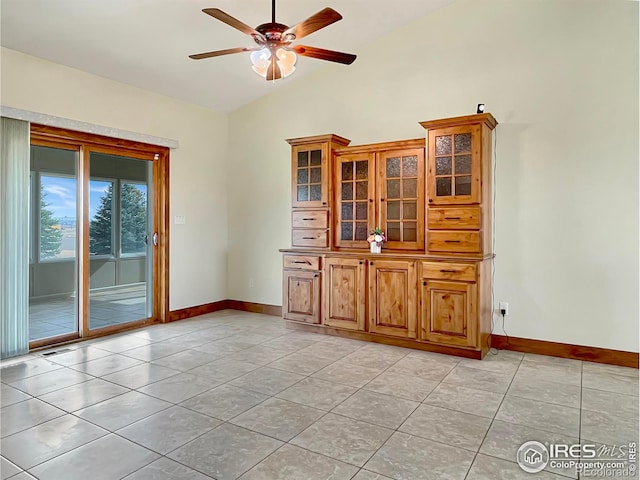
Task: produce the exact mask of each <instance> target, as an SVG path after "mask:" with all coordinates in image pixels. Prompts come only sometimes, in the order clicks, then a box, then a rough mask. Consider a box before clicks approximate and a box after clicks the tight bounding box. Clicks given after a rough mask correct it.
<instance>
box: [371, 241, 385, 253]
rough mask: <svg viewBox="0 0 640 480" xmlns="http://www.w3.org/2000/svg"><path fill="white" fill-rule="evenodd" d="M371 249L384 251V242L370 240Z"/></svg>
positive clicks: (372, 251)
mask: <svg viewBox="0 0 640 480" xmlns="http://www.w3.org/2000/svg"><path fill="white" fill-rule="evenodd" d="M369 250H370V251H371V253H380V252H381V251H382V243H378V242H370V243H369Z"/></svg>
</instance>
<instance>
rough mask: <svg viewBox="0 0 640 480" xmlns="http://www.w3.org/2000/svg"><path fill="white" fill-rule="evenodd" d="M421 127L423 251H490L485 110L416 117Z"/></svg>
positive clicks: (489, 119) (489, 124)
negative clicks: (424, 154) (424, 171)
mask: <svg viewBox="0 0 640 480" xmlns="http://www.w3.org/2000/svg"><path fill="white" fill-rule="evenodd" d="M421 125H422V126H423V127H424V128H425V129H426V130H427V158H428V161H427V164H428V171H427V199H428V201H427V205H428V207H427V218H428V221H427V227H428V231H427V251H428V252H433V253H439V252H444V253H451V254H470V253H474V254H486V253H492V239H491V235H492V228H491V227H492V224H491V222H492V219H491V174H492V172H491V168H490V166H491V148H492V147H491V131H492V130H493V129H494V128H495V126H496V125H497V122H496V120H495V118H493V116H492V115H491V114H489V113H485V114H480V115H469V116H467V117H458V118H450V119H443V120H434V121H431V122H422V123H421Z"/></svg>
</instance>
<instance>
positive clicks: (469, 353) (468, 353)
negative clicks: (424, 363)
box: [287, 322, 481, 360]
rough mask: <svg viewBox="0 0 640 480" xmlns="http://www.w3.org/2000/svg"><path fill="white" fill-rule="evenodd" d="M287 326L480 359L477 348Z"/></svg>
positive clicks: (317, 327)
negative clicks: (471, 348)
mask: <svg viewBox="0 0 640 480" xmlns="http://www.w3.org/2000/svg"><path fill="white" fill-rule="evenodd" d="M287 328H288V329H291V330H300V331H303V332H312V333H320V334H324V335H332V336H334V337H343V338H350V339H352V340H362V341H365V342H375V343H383V344H385V345H392V346H394V347H404V348H413V349H414V350H425V351H427V352H434V353H443V354H445V355H457V356H458V357H466V358H473V359H475V360H480V358H481V352H480V351H479V350H467V349H464V348H455V347H447V346H444V345H436V344H432V343H422V342H417V341H414V340H405V339H403V338H393V337H388V336H384V335H376V334H375V333H368V332H355V331H350V330H343V329H340V328H332V327H327V326H325V325H311V324H306V323H299V322H287Z"/></svg>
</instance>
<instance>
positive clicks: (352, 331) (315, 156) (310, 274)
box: [282, 113, 497, 358]
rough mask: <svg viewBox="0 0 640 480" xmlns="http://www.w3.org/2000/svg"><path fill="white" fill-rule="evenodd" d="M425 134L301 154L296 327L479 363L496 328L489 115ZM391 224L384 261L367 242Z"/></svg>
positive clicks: (288, 290) (292, 283)
mask: <svg viewBox="0 0 640 480" xmlns="http://www.w3.org/2000/svg"><path fill="white" fill-rule="evenodd" d="M421 125H422V126H423V127H424V128H425V130H426V136H425V138H420V139H416V140H403V141H398V142H386V143H376V144H370V145H357V146H349V143H350V142H349V140H347V139H345V138H343V137H339V136H337V135H322V136H314V137H305V138H294V139H290V140H288V142H289V144H290V145H291V147H292V157H291V160H292V165H291V172H292V182H291V186H292V192H291V193H292V213H291V224H292V231H291V245H292V247H291V248H290V249H285V250H282V252H283V253H284V262H283V266H284V270H283V317H284V318H285V319H286V320H288V321H289V322H288V326H290V327H294V328H301V329H307V330H309V329H310V330H314V331H318V332H322V333H327V334H333V335H341V336H347V337H351V338H358V339H363V340H370V341H375V342H381V343H388V344H393V345H401V346H406V347H412V348H419V349H423V350H432V351H436V352H442V353H452V354H457V355H462V356H465V357H471V358H482V357H483V356H484V355H485V353H486V352H487V350H488V347H489V345H488V343H489V338H488V336H489V334H490V332H491V316H492V311H491V309H492V306H491V281H492V279H491V259H492V258H493V251H492V218H491V213H492V197H491V160H492V159H491V155H492V144H491V143H492V142H491V139H492V133H491V132H492V130H493V129H494V128H495V127H496V125H497V122H496V120H495V118H493V116H492V115H491V114H489V113H484V114H478V115H469V116H464V117H456V118H447V119H441V120H433V121H428V122H421ZM376 227H380V228H382V229H383V230H384V231H385V233H386V236H387V242H385V243H384V244H383V249H382V253H381V254H371V253H369V244H368V242H367V237H368V236H369V233H370V231H371V230H373V229H374V228H376Z"/></svg>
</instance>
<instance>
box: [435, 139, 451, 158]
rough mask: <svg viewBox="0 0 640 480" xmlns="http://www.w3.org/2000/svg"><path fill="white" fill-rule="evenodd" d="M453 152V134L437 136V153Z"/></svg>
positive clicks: (447, 153)
mask: <svg viewBox="0 0 640 480" xmlns="http://www.w3.org/2000/svg"><path fill="white" fill-rule="evenodd" d="M449 154H451V135H446V136H442V137H436V155H449Z"/></svg>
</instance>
